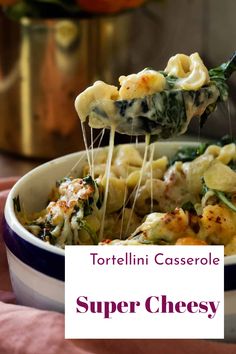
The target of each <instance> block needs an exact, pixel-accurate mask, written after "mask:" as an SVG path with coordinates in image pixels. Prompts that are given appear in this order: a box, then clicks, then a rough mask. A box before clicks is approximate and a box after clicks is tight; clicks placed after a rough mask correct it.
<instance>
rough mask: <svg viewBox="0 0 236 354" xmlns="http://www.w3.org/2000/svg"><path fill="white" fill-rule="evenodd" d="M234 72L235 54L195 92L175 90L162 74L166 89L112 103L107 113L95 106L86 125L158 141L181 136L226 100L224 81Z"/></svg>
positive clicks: (170, 77)
mask: <svg viewBox="0 0 236 354" xmlns="http://www.w3.org/2000/svg"><path fill="white" fill-rule="evenodd" d="M235 70H236V52H234V54H233V56H232V57H231V59H230V60H229V61H228V62H226V63H223V64H221V65H220V66H218V67H216V68H213V69H210V70H209V77H210V82H209V84H207V85H205V86H203V87H201V88H200V89H199V90H195V91H194V90H190V91H188V90H183V89H178V88H174V82H175V80H177V78H175V77H173V76H168V75H167V74H166V73H163V72H161V73H162V74H163V75H165V78H166V81H167V87H168V89H165V90H163V91H161V92H157V93H154V94H151V95H148V96H144V97H140V98H133V99H129V100H125V99H123V100H114V101H112V102H111V103H110V105H112V109H111V106H109V109H106V105H105V104H104V102H95V103H94V104H93V105H92V106H91V109H90V113H89V116H88V118H89V125H90V126H91V127H93V128H108V129H110V128H111V126H113V127H114V128H115V130H116V131H117V132H119V133H122V134H126V135H145V134H150V135H154V136H155V138H161V139H168V138H171V137H174V136H177V135H181V134H183V133H184V132H185V131H186V130H187V127H188V125H189V123H190V121H191V119H192V118H194V117H198V118H200V125H201V126H203V124H204V123H205V122H206V120H207V118H208V116H209V115H210V114H211V113H212V112H213V111H214V110H215V109H216V106H217V104H218V102H220V101H226V100H227V98H228V85H227V83H226V81H227V79H228V78H229V77H230V75H231V74H232V73H233V72H234V71H235ZM110 112H112V114H111V113H110ZM153 138H154V137H153Z"/></svg>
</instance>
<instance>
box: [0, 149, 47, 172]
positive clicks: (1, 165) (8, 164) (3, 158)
mask: <svg viewBox="0 0 236 354" xmlns="http://www.w3.org/2000/svg"><path fill="white" fill-rule="evenodd" d="M42 162H44V161H39V160H33V159H32V160H31V159H25V158H23V157H18V156H13V155H9V154H7V153H4V152H0V178H1V177H9V176H23V175H24V174H25V173H27V172H28V171H30V170H32V169H33V168H34V167H36V166H38V165H40V164H41V163H42Z"/></svg>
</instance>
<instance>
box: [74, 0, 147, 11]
mask: <svg viewBox="0 0 236 354" xmlns="http://www.w3.org/2000/svg"><path fill="white" fill-rule="evenodd" d="M144 1H145V0H116V1H114V0H76V2H77V3H78V5H79V6H80V7H81V9H82V10H84V11H87V12H93V13H116V12H119V11H121V10H124V9H128V8H134V7H138V6H140V5H141V4H142V3H144Z"/></svg>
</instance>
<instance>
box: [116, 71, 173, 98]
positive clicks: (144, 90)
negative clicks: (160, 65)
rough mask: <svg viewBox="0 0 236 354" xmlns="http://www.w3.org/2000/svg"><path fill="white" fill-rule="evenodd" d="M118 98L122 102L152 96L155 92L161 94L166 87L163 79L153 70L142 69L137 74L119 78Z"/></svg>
mask: <svg viewBox="0 0 236 354" xmlns="http://www.w3.org/2000/svg"><path fill="white" fill-rule="evenodd" d="M119 82H120V85H121V87H120V90H119V96H120V99H122V100H130V99H133V98H139V97H144V96H147V95H152V94H153V93H155V92H161V91H163V90H164V88H165V85H166V79H165V77H164V76H163V75H162V74H161V73H159V72H158V71H154V70H147V69H144V70H142V71H140V72H139V73H137V74H131V75H128V76H120V78H119Z"/></svg>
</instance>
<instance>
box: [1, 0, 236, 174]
mask: <svg viewBox="0 0 236 354" xmlns="http://www.w3.org/2000/svg"><path fill="white" fill-rule="evenodd" d="M6 1H7V0H6ZM8 1H11V0H8ZM13 1H14V0H13ZM26 2H27V1H26ZM78 2H79V1H78ZM93 2H94V1H87V4H92V3H93ZM106 2H109V1H105V3H106ZM117 3H119V1H118V2H117ZM127 3H129V1H128V2H127ZM130 3H132V6H130V7H132V9H128V10H127V9H125V11H124V9H121V10H117V9H116V14H115V15H114V14H106V15H105V16H104V15H101V14H100V13H96V9H95V13H93V15H92V16H90V15H88V16H87V15H86V14H87V13H86V12H85V13H84V12H82V15H80V14H79V15H78V16H77V15H75V14H74V13H72V15H71V18H70V17H68V16H61V13H60V14H59V16H55V17H60V18H53V11H54V10H53V9H50V11H51V12H50V13H49V15H48V16H47V15H45V13H43V15H42V18H38V16H37V15H36V16H31V14H32V13H31V12H30V11H31V10H30V9H27V11H29V14H30V16H28V18H25V17H24V18H23V19H21V20H19V19H18V20H17V21H15V20H12V19H10V18H9V16H11V17H14V16H15V13H13V14H12V13H10V12H9V11H8V15H6V13H5V11H3V9H2V10H0V11H1V12H0V153H1V152H2V153H7V154H9V153H10V154H15V155H18V156H21V157H24V158H28V159H31V160H32V159H35V158H37V159H38V158H40V159H48V158H52V157H55V156H60V155H64V154H67V153H70V152H73V151H78V150H81V149H83V148H84V145H83V139H82V135H81V130H80V124H79V119H78V117H77V116H76V113H75V110H74V99H75V97H76V96H77V94H78V93H79V92H80V91H82V90H84V89H85V88H86V87H87V86H88V85H90V84H92V83H93V82H94V81H95V80H97V79H100V80H104V81H106V82H108V83H111V84H113V83H117V80H118V77H119V76H120V75H122V74H129V73H133V72H137V71H140V70H142V69H143V68H145V67H152V68H154V69H157V70H158V69H164V68H165V66H166V63H167V61H168V59H169V57H170V56H172V55H174V54H176V53H185V54H191V53H193V52H196V51H197V52H199V54H200V56H201V57H202V58H203V61H204V63H205V64H206V66H207V67H208V68H211V67H214V66H217V65H219V64H221V63H222V62H224V61H227V60H228V58H229V57H230V56H231V54H232V53H233V52H234V51H235V50H236V44H235V40H234V35H235V33H236V21H235V13H236V2H235V1H234V0H224V1H223V0H178V1H173V0H161V1H150V2H147V3H145V6H139V5H140V3H142V1H136V2H135V1H133V2H132V1H130ZM91 6H92V5H91ZM112 10H113V9H111V11H110V12H112ZM17 11H18V9H17ZM108 12H109V11H108ZM33 15H34V14H33ZM17 16H18V13H17ZM34 17H36V18H34ZM47 17H48V18H47ZM62 17H65V18H62ZM235 85H236V75H235V77H234V78H233V79H231V80H230V99H229V102H228V103H226V104H222V105H221V106H220V107H219V109H218V110H217V112H215V113H214V114H213V115H212V116H211V117H210V118H209V120H208V121H207V123H206V124H205V126H204V127H203V129H202V130H201V131H200V129H199V124H198V121H197V120H195V121H193V122H192V123H191V126H190V128H189V131H188V135H189V136H191V137H193V138H194V139H199V137H200V138H201V137H203V138H219V137H221V136H222V135H224V134H231V135H234V134H235V132H236V120H235V113H236V112H235V109H236V105H235V98H236V90H235ZM128 139H129V138H128ZM124 141H127V137H124V136H120V135H119V136H117V143H119V142H124ZM128 141H129V140H128ZM1 161H3V160H1V159H0V164H1ZM4 161H5V160H4ZM12 161H13V160H12ZM14 161H15V160H14ZM16 163H18V161H16ZM0 167H1V165H0ZM23 172H24V170H23ZM2 175H3V174H2Z"/></svg>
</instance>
